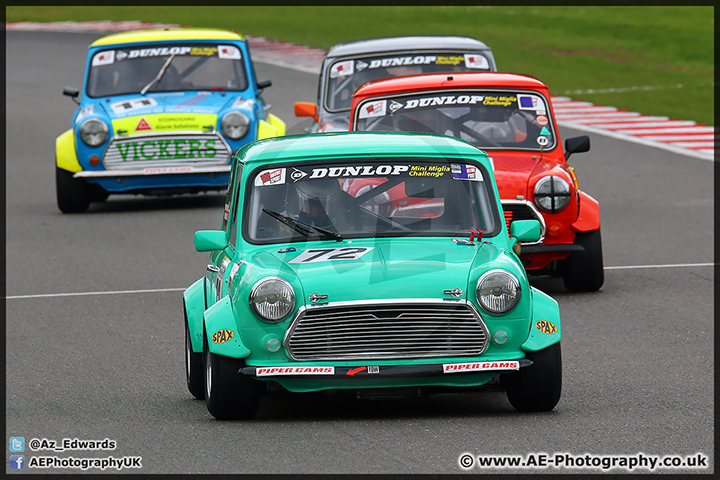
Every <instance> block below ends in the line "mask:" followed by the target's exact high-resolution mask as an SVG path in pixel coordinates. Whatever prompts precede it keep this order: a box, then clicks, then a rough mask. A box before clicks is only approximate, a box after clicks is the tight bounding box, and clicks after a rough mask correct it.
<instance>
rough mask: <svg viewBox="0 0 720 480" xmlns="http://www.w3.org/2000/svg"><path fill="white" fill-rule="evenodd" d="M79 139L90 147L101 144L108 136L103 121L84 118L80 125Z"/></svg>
mask: <svg viewBox="0 0 720 480" xmlns="http://www.w3.org/2000/svg"><path fill="white" fill-rule="evenodd" d="M79 133H80V139H81V140H82V141H83V142H85V143H86V144H87V145H89V146H91V147H97V146H98V145H102V144H103V143H105V141H106V140H107V138H108V127H107V125H106V124H105V122H103V121H101V120H98V119H96V118H90V119H88V120H85V121H84V122H83V123H82V125H80V131H79Z"/></svg>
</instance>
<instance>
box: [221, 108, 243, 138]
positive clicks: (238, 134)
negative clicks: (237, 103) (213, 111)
mask: <svg viewBox="0 0 720 480" xmlns="http://www.w3.org/2000/svg"><path fill="white" fill-rule="evenodd" d="M220 126H221V127H222V131H223V133H224V134H225V136H226V137H228V138H231V139H233V140H237V139H238V138H242V137H244V136H245V135H246V134H247V132H248V130H249V129H250V119H249V118H248V117H247V115H245V114H244V113H240V112H228V113H226V114H225V115H223V118H222V120H221V121H220Z"/></svg>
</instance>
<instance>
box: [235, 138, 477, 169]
mask: <svg viewBox="0 0 720 480" xmlns="http://www.w3.org/2000/svg"><path fill="white" fill-rule="evenodd" d="M236 156H237V157H238V158H239V159H240V160H241V161H243V162H244V163H246V164H249V163H280V162H287V161H292V160H298V161H301V160H308V159H324V158H343V157H344V158H349V157H354V158H357V157H364V156H365V157H394V156H402V157H463V158H472V159H473V160H477V161H479V162H481V163H484V164H486V165H487V166H489V160H488V155H487V153H485V152H484V151H482V150H480V149H478V148H476V147H474V146H473V145H471V144H469V143H467V142H464V141H462V140H458V139H456V138H451V137H446V136H442V135H422V134H417V133H395V132H382V133H376V132H336V133H317V134H310V135H291V136H286V137H278V138H271V139H267V140H261V141H258V142H254V143H251V144H249V145H247V146H245V147H244V148H243V149H242V150H240V151H239V152H238V153H237V155H236Z"/></svg>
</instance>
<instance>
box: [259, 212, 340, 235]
mask: <svg viewBox="0 0 720 480" xmlns="http://www.w3.org/2000/svg"><path fill="white" fill-rule="evenodd" d="M262 211H263V212H265V213H267V214H268V215H270V216H271V217H273V218H274V219H276V220H278V221H280V222H282V223H284V224H285V225H287V226H288V227H290V228H292V229H293V230H295V231H296V232H298V233H301V234H302V235H305V236H306V237H309V236H310V233H311V232H309V231H308V229H310V228H311V229H313V230H315V231H316V232H317V233H319V234H320V235H322V236H323V237H325V238H332V239H333V240H337V241H338V242H342V235H340V234H339V233H335V232H331V231H330V230H326V229H324V228H320V227H318V226H315V225H312V224H310V223H305V222H302V221H300V220H295V219H294V218H292V217H288V216H285V215H283V214H281V213H277V212H273V211H272V210H268V209H266V208H263V209H262Z"/></svg>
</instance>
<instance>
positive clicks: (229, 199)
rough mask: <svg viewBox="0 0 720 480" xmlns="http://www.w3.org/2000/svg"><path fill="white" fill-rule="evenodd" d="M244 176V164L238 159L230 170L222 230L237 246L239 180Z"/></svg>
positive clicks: (229, 240) (231, 242)
mask: <svg viewBox="0 0 720 480" xmlns="http://www.w3.org/2000/svg"><path fill="white" fill-rule="evenodd" d="M241 177H242V164H240V163H238V162H237V161H235V162H233V167H232V170H231V171H230V180H229V182H228V189H227V193H226V194H225V203H224V206H223V220H222V226H221V227H220V229H221V230H224V231H225V232H227V234H228V242H229V243H230V245H231V246H235V230H236V224H237V203H238V191H239V190H240V186H239V184H238V180H239V179H240V178H241Z"/></svg>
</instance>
